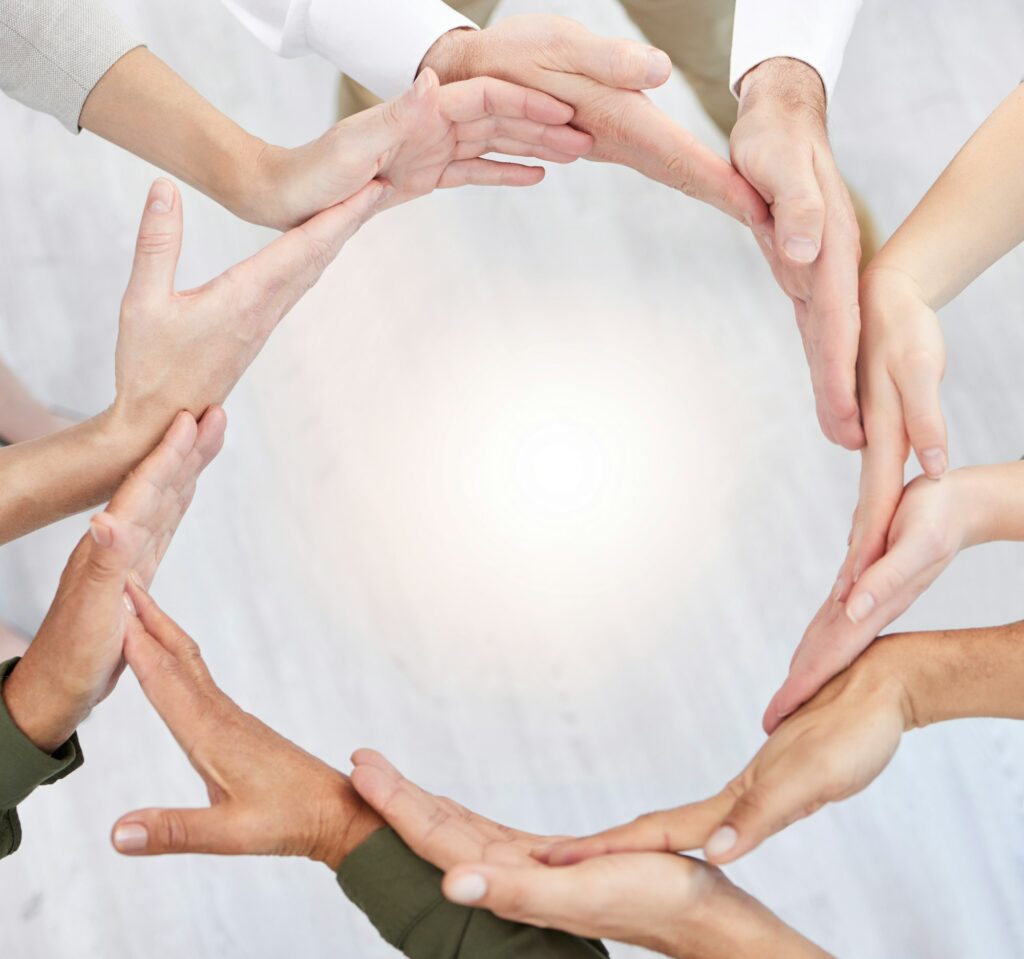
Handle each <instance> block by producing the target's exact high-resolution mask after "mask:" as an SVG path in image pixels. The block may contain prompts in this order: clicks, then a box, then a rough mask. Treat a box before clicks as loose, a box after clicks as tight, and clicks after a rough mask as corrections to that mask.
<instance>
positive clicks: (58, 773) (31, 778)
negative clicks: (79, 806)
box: [0, 659, 85, 811]
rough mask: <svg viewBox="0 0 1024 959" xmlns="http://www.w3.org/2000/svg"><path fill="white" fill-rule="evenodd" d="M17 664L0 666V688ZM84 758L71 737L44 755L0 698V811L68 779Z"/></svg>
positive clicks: (11, 807) (14, 660)
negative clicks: (37, 789) (35, 791)
mask: <svg viewBox="0 0 1024 959" xmlns="http://www.w3.org/2000/svg"><path fill="white" fill-rule="evenodd" d="M17 663H18V660H17V659H12V660H9V661H8V662H6V663H4V664H3V665H0V688H2V687H3V683H4V680H6V679H7V677H8V676H9V675H10V674H11V671H12V670H13V669H14V667H15V666H16V665H17ZM84 761H85V757H84V756H83V755H82V749H81V747H80V746H79V744H78V734H77V733H75V734H74V735H73V736H72V737H71V738H70V739H69V740H68V741H67V742H66V743H64V744H63V745H62V746H61V747H60V748H59V749H57V750H56V751H55V752H53V753H44V752H43V751H42V750H41V749H39V748H38V747H37V746H36V745H35V743H33V742H32V741H31V740H30V739H29V738H28V737H27V736H26V735H25V734H24V733H23V732H22V731H21V730H20V729H19V728H18V727H17V725H16V724H15V722H14V720H13V719H12V718H11V714H10V713H9V712H8V711H7V704H6V703H5V702H4V698H3V696H2V695H0V810H4V811H6V810H9V809H13V808H14V807H15V806H17V805H18V804H19V803H20V802H22V801H23V800H25V799H26V798H27V797H28V796H29V795H31V793H32V792H33V791H34V790H35V789H36V788H37V787H39V786H48V785H50V784H51V783H55V782H57V781H58V780H59V779H63V778H64V777H65V776H68V775H70V774H71V773H73V772H74V771H75V770H76V769H78V767H79V766H81V765H82V763H83V762H84Z"/></svg>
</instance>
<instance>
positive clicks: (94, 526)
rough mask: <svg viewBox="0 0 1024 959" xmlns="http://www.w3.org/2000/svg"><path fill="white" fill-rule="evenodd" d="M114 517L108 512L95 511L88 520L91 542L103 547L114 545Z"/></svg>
mask: <svg viewBox="0 0 1024 959" xmlns="http://www.w3.org/2000/svg"><path fill="white" fill-rule="evenodd" d="M114 525H115V520H114V517H113V516H111V515H110V513H107V512H103V513H97V514H96V515H95V516H94V517H93V518H92V519H91V520H89V535H90V536H91V537H92V539H93V542H94V543H96V545H97V546H100V547H102V548H103V549H109V548H110V547H111V546H113V545H114Z"/></svg>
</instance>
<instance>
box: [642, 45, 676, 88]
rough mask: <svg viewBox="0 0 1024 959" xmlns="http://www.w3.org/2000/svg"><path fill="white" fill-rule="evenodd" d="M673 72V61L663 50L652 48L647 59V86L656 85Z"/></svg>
mask: <svg viewBox="0 0 1024 959" xmlns="http://www.w3.org/2000/svg"><path fill="white" fill-rule="evenodd" d="M671 72H672V61H671V60H670V59H669V56H668V54H667V53H665V52H664V51H663V50H653V49H652V50H651V54H650V56H649V57H648V60H647V80H646V81H645V82H646V83H647V86H649V87H656V86H658V85H659V84H660V83H663V82H664V81H665V78H666V77H667V76H668V75H669V74H670V73H671Z"/></svg>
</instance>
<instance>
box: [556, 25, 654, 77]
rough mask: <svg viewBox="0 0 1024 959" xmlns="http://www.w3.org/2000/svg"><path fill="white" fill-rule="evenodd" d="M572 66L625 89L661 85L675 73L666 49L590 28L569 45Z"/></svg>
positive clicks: (569, 65)
mask: <svg viewBox="0 0 1024 959" xmlns="http://www.w3.org/2000/svg"><path fill="white" fill-rule="evenodd" d="M568 60H569V62H568V63H567V64H566V66H567V67H568V69H569V70H572V71H574V72H576V73H581V74H583V75H584V76H587V77H590V78H591V79H592V80H596V81H597V82H598V83H603V84H605V85H606V86H609V87H618V88H620V89H623V90H650V89H653V88H654V87H660V86H661V85H662V84H663V83H664V82H665V81H666V80H668V78H669V77H670V76H671V75H672V60H671V59H670V58H669V55H668V54H667V53H665V52H664V51H663V50H658V49H657V48H655V47H649V46H646V45H645V44H643V43H637V42H636V41H635V40H621V39H614V38H608V37H599V36H596V35H595V34H593V33H591V32H590V31H589V30H586V31H584V32H582V33H581V34H580V36H579V39H578V40H577V41H576V42H573V43H571V44H570V46H569V47H568Z"/></svg>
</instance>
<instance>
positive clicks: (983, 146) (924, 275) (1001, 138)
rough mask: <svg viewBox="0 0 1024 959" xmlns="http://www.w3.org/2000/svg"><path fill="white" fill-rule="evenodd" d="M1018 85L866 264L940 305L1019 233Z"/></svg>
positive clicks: (1023, 165)
mask: <svg viewBox="0 0 1024 959" xmlns="http://www.w3.org/2000/svg"><path fill="white" fill-rule="evenodd" d="M1022 169H1024V87H1018V88H1017V89H1016V90H1015V91H1014V92H1013V93H1012V94H1010V96H1009V97H1007V98H1006V100H1004V101H1003V103H1001V104H1000V105H999V107H998V108H997V109H996V111H995V112H994V113H993V114H992V115H991V116H990V117H989V118H988V119H987V120H986V121H985V123H984V124H983V125H982V126H981V128H980V129H979V130H978V132H977V133H975V134H974V136H973V137H971V139H970V140H969V141H968V142H967V144H966V146H964V148H963V149H962V150H961V151H960V152H959V153H958V154H957V156H956V157H955V158H954V160H953V162H952V163H950V165H949V166H948V167H947V168H946V170H945V171H944V172H943V174H942V176H940V177H939V179H938V180H937V181H936V183H935V185H934V186H933V187H932V188H931V189H930V190H929V191H928V193H927V194H926V195H925V197H924V199H923V200H922V201H921V202H920V203H919V204H918V205H917V207H916V209H915V210H914V211H913V212H912V213H911V214H910V216H909V217H908V218H907V220H906V222H905V223H904V224H903V225H902V226H901V227H900V228H899V230H897V231H896V233H895V234H894V235H893V237H892V238H891V239H890V240H889V242H888V243H886V245H885V246H884V247H883V249H882V250H881V252H879V254H878V256H877V257H875V259H874V261H873V262H872V264H871V267H870V268H871V269H876V268H881V267H885V268H891V269H897V270H900V271H902V272H903V273H905V274H907V275H908V276H909V277H910V278H911V279H912V280H913V281H914V282H915V283H916V284H917V286H918V287H919V289H920V291H921V294H922V296H923V297H924V299H925V301H926V302H927V303H928V304H929V305H930V306H931V307H932V308H933V309H939V308H940V307H942V306H944V305H945V304H946V303H948V302H949V301H950V300H952V299H953V298H954V297H955V296H956V295H957V294H958V293H960V291H961V290H963V289H964V288H965V287H966V286H967V285H968V284H970V283H971V282H972V281H973V280H974V279H975V278H976V277H978V276H980V275H981V274H982V273H983V272H984V271H985V270H987V269H988V268H989V267H990V266H991V265H992V264H993V263H995V262H996V260H998V259H999V258H1000V257H1002V256H1004V255H1005V254H1006V253H1008V252H1009V251H1010V250H1012V249H1013V248H1014V247H1015V246H1017V245H1018V244H1019V243H1020V242H1021V241H1022V240H1024V177H1022V176H1021V170H1022Z"/></svg>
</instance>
